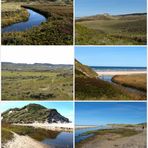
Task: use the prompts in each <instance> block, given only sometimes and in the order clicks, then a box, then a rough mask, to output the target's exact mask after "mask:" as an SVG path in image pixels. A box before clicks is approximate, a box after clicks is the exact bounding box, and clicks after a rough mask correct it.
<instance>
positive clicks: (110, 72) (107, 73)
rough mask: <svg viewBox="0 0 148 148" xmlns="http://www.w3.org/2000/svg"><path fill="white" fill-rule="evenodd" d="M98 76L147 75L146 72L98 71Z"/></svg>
mask: <svg viewBox="0 0 148 148" xmlns="http://www.w3.org/2000/svg"><path fill="white" fill-rule="evenodd" d="M96 73H97V74H98V76H102V75H108V76H114V75H136V74H146V71H96Z"/></svg>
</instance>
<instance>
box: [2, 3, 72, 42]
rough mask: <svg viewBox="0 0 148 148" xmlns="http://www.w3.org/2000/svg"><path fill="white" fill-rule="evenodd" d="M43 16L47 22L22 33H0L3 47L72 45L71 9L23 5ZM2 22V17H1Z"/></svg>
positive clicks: (60, 6) (42, 5)
mask: <svg viewBox="0 0 148 148" xmlns="http://www.w3.org/2000/svg"><path fill="white" fill-rule="evenodd" d="M23 6H25V7H28V8H30V9H33V10H35V11H36V12H39V13H41V14H43V15H44V16H45V17H46V18H47V21H46V22H44V23H42V24H41V25H39V26H37V27H33V28H31V29H28V30H27V31H22V32H10V33H2V44H3V45H72V44H73V7H72V5H57V4H56V5H55V4H50V3H47V4H46V5H45V4H43V3H36V4H33V5H23ZM2 20H3V17H2Z"/></svg>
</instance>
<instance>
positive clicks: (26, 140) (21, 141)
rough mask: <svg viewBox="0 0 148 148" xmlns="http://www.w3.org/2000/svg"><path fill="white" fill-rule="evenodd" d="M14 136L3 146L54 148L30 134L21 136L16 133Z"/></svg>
mask: <svg viewBox="0 0 148 148" xmlns="http://www.w3.org/2000/svg"><path fill="white" fill-rule="evenodd" d="M13 134H14V138H13V139H12V140H10V141H8V142H7V143H6V144H5V145H4V146H3V148H54V147H53V146H49V145H45V144H43V143H41V142H38V141H36V140H34V139H32V138H31V137H29V136H20V135H18V134H16V133H14V132H13Z"/></svg>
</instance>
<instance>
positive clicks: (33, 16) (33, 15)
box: [2, 9, 46, 33]
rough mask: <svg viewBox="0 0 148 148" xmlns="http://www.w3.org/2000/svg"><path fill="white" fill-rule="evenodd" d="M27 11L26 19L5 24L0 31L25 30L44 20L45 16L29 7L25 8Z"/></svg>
mask: <svg viewBox="0 0 148 148" xmlns="http://www.w3.org/2000/svg"><path fill="white" fill-rule="evenodd" d="M27 11H28V13H29V18H28V20H27V21H25V22H19V23H16V24H12V25H9V26H6V27H4V28H2V33H5V32H19V31H25V30H28V29H30V28H32V27H34V26H38V25H40V24H41V23H42V22H46V18H45V17H44V16H43V15H41V14H39V13H37V12H35V11H33V10H30V9H27Z"/></svg>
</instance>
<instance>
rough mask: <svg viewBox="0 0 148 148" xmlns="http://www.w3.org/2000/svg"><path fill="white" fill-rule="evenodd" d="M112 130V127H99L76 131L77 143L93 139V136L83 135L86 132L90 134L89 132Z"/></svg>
mask: <svg viewBox="0 0 148 148" xmlns="http://www.w3.org/2000/svg"><path fill="white" fill-rule="evenodd" d="M109 128H111V127H110V126H98V127H93V128H85V129H76V131H75V142H76V143H78V142H80V141H82V140H85V139H87V138H89V137H92V136H93V134H88V135H81V134H83V133H85V132H88V131H95V130H99V129H100V130H101V129H109Z"/></svg>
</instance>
